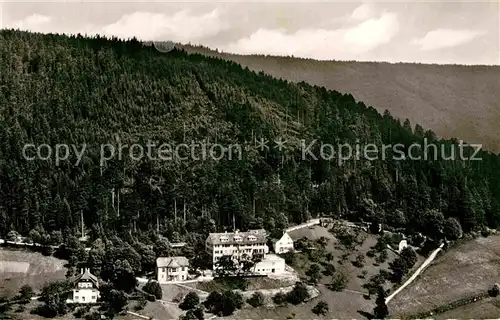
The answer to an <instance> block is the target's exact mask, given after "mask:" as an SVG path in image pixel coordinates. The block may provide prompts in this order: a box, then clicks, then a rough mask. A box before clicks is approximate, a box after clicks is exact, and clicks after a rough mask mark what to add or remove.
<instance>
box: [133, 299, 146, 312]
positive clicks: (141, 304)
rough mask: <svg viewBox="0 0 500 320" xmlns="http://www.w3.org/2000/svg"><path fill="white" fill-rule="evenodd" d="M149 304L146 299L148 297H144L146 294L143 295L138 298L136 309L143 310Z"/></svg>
mask: <svg viewBox="0 0 500 320" xmlns="http://www.w3.org/2000/svg"><path fill="white" fill-rule="evenodd" d="M147 304H148V300H146V298H144V296H142V297H140V298H139V299H138V300H137V303H136V304H135V306H134V309H135V310H136V311H140V310H143V309H144V308H145V307H146V305H147Z"/></svg>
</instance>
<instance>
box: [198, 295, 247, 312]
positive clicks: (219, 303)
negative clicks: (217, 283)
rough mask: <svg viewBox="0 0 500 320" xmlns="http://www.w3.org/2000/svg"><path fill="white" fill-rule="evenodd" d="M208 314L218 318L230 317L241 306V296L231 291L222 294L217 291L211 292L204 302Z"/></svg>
mask: <svg viewBox="0 0 500 320" xmlns="http://www.w3.org/2000/svg"><path fill="white" fill-rule="evenodd" d="M204 305H205V308H207V310H208V312H210V313H213V314H215V315H219V316H230V315H232V314H233V312H234V311H235V310H236V309H241V307H242V306H243V297H242V296H241V294H239V293H236V292H233V291H230V290H228V291H225V292H224V293H223V294H220V293H218V292H217V291H213V292H211V293H210V294H209V295H208V297H207V299H206V300H205V302H204Z"/></svg>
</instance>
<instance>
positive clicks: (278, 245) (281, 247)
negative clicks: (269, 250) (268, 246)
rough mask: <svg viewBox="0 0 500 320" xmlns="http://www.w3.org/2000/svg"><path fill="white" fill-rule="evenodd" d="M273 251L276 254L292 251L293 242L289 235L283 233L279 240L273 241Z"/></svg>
mask: <svg viewBox="0 0 500 320" xmlns="http://www.w3.org/2000/svg"><path fill="white" fill-rule="evenodd" d="M273 249H274V252H275V253H278V254H279V253H286V252H290V251H293V250H294V249H293V240H292V238H291V237H290V235H289V234H288V233H286V232H285V233H283V236H281V238H280V239H278V240H275V241H273Z"/></svg>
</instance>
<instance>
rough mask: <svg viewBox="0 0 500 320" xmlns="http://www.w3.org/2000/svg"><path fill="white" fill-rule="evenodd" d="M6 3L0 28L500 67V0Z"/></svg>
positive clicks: (301, 54) (303, 54)
mask: <svg viewBox="0 0 500 320" xmlns="http://www.w3.org/2000/svg"><path fill="white" fill-rule="evenodd" d="M0 1H1V0H0ZM0 6H2V7H1V20H0V23H1V26H2V27H3V28H19V29H24V30H32V31H38V32H59V33H61V32H64V33H82V34H85V33H86V34H96V33H99V34H104V35H115V36H118V37H123V38H130V37H133V36H136V37H137V38H140V39H143V40H172V41H176V42H183V43H187V42H191V43H193V44H203V45H205V46H209V47H212V48H218V49H219V50H223V51H229V52H234V53H244V54H247V53H262V54H274V55H294V56H299V57H308V58H315V59H322V60H369V61H389V62H398V61H405V62H423V63H458V64H496V65H498V64H500V47H499V43H500V31H499V13H500V9H499V7H500V5H499V1H498V0H490V1H484V2H477V1H476V2H449V1H440V2H438V1H434V2H422V1H406V2H402V1H392V2H375V1H365V2H354V1H345V2H333V1H328V2H325V1H323V2H305V1H304V2H283V1H281V2H279V1H273V2H269V1H253V2H249V1H246V2H238V1H226V2H218V3H213V2H212V3H209V2H206V3H204V2H201V3H195V2H192V1H191V2H190V1H175V2H173V1H172V2H168V1H156V2H151V1H149V2H144V1H109V0H108V1H107V2H101V1H67V0H66V1H52V2H43V1H36V0H33V1H30V2H19V1H17V2H14V1H12V2H9V1H6V0H4V3H3V4H0Z"/></svg>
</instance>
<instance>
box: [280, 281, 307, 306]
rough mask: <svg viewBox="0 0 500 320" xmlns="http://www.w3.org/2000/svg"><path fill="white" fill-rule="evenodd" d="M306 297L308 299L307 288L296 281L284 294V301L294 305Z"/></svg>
mask: <svg viewBox="0 0 500 320" xmlns="http://www.w3.org/2000/svg"><path fill="white" fill-rule="evenodd" d="M307 299H309V290H307V287H306V286H305V285H304V284H303V283H302V282H297V283H296V284H295V286H294V287H293V289H292V291H290V292H289V293H288V294H287V295H286V301H287V302H290V303H291V304H295V305H297V304H300V303H302V302H304V301H306V300H307Z"/></svg>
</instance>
